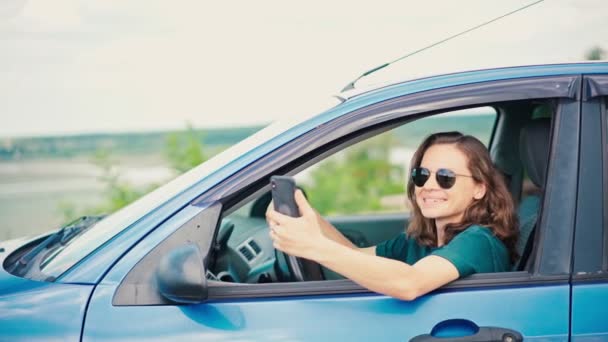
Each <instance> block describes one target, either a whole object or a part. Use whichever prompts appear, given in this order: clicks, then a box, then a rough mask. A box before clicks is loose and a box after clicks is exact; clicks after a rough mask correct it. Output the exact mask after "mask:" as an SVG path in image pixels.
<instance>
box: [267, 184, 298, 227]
mask: <svg viewBox="0 0 608 342" xmlns="http://www.w3.org/2000/svg"><path fill="white" fill-rule="evenodd" d="M270 189H271V192H272V202H273V203H274V210H276V211H278V212H280V213H281V214H283V215H287V216H291V217H300V211H299V210H298V206H297V205H296V200H295V197H294V195H295V191H296V182H295V180H294V179H293V178H292V177H289V176H272V177H270Z"/></svg>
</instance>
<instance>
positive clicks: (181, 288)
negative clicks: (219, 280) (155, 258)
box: [156, 243, 208, 304]
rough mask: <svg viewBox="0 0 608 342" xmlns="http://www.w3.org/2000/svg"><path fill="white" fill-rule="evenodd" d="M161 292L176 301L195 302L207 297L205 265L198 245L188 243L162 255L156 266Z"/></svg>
mask: <svg viewBox="0 0 608 342" xmlns="http://www.w3.org/2000/svg"><path fill="white" fill-rule="evenodd" d="M156 283H157V285H158V290H159V291H160V294H161V295H162V296H163V297H164V298H166V299H168V300H169V301H171V302H174V303H181V304H194V303H200V302H202V301H204V300H206V299H207V295H208V291H207V278H205V265H204V264H203V258H202V256H201V252H200V250H199V248H198V246H197V245H196V244H194V243H188V244H186V245H183V246H180V247H178V248H175V249H173V250H171V251H170V252H169V253H167V254H166V255H165V256H163V257H162V259H161V260H160V263H159V264H158V267H157V268H156Z"/></svg>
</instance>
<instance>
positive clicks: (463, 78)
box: [335, 61, 608, 101]
mask: <svg viewBox="0 0 608 342" xmlns="http://www.w3.org/2000/svg"><path fill="white" fill-rule="evenodd" d="M606 72H608V61H580V62H568V63H556V64H536V65H518V66H497V67H493V68H484V69H473V70H458V71H456V70H454V71H452V72H448V73H441V74H428V75H424V74H423V75H418V76H417V77H409V78H407V77H406V78H399V79H393V80H390V81H384V82H381V83H376V84H368V85H363V86H357V87H356V88H354V89H351V90H348V91H343V92H340V93H339V94H337V95H335V96H336V97H337V98H339V99H340V100H342V101H346V100H348V99H352V98H355V97H358V96H361V95H364V94H370V93H378V92H381V91H385V90H389V89H390V88H393V87H399V86H407V85H410V84H416V83H426V84H429V83H434V82H438V81H445V80H447V79H451V80H452V82H455V84H453V85H458V81H460V82H461V83H460V84H465V83H466V84H468V83H476V82H484V81H491V80H499V79H510V78H520V77H526V76H527V77H540V76H550V75H567V74H588V73H606Z"/></svg>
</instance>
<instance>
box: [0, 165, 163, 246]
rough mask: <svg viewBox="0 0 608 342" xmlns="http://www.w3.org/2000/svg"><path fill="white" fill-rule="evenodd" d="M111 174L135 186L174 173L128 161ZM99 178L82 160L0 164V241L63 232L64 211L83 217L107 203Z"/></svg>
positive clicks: (98, 171) (99, 173)
mask: <svg viewBox="0 0 608 342" xmlns="http://www.w3.org/2000/svg"><path fill="white" fill-rule="evenodd" d="M117 165H118V166H117V167H116V168H115V172H117V173H118V174H119V175H120V179H121V181H123V182H127V183H128V184H130V185H133V186H137V187H139V186H145V185H149V184H163V183H165V182H166V181H168V180H169V179H171V178H172V177H174V176H175V173H174V172H173V171H172V169H171V168H169V167H168V166H167V165H166V164H165V163H164V161H162V159H161V158H136V159H133V158H129V159H127V160H122V161H120V162H119V163H118V164H117ZM102 174H103V172H102V169H101V168H100V167H98V166H96V165H95V164H93V163H91V162H89V161H86V160H31V161H19V162H12V161H11V162H0V241H2V240H7V239H12V238H16V237H20V236H32V235H37V234H40V233H43V232H45V231H49V230H52V229H55V228H58V227H59V226H61V225H62V224H63V223H65V222H64V221H65V220H66V215H65V214H64V211H65V210H66V209H65V208H72V209H75V210H76V211H77V212H86V210H87V208H95V207H96V206H99V205H100V204H102V203H103V201H104V199H105V194H104V190H105V184H104V183H103V182H102V181H101V180H100V177H101V176H102Z"/></svg>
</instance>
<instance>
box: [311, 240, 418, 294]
mask: <svg viewBox="0 0 608 342" xmlns="http://www.w3.org/2000/svg"><path fill="white" fill-rule="evenodd" d="M351 245H352V244H351ZM320 248H321V249H322V250H320V252H319V253H318V255H319V257H318V258H317V260H315V261H316V262H318V263H320V264H322V265H323V266H325V267H327V268H329V269H331V270H333V271H334V272H337V273H339V274H341V275H343V276H345V277H346V278H349V279H351V280H353V281H354V282H356V283H358V284H359V285H361V286H363V287H365V288H368V289H370V290H372V291H374V292H378V293H381V294H385V295H388V296H391V297H395V298H399V299H403V300H413V299H415V298H417V297H418V296H420V295H422V294H423V293H421V289H420V288H419V287H418V284H417V282H416V281H415V279H416V272H417V270H416V269H415V268H414V267H412V266H411V265H408V264H406V263H403V262H400V261H396V260H392V259H387V258H382V257H378V256H375V255H369V254H366V253H361V252H359V251H358V250H356V249H353V248H349V247H348V246H344V245H342V244H340V243H338V242H335V241H328V242H327V243H326V244H324V245H323V246H322V247H320Z"/></svg>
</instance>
